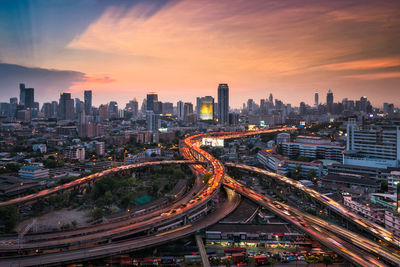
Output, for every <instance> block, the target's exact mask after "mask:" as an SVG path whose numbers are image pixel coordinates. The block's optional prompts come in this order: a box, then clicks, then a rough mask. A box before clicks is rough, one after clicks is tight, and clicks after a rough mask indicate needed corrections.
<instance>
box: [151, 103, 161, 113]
mask: <svg viewBox="0 0 400 267" xmlns="http://www.w3.org/2000/svg"><path fill="white" fill-rule="evenodd" d="M153 112H154V113H155V114H161V113H163V103H162V102H159V101H156V102H153Z"/></svg>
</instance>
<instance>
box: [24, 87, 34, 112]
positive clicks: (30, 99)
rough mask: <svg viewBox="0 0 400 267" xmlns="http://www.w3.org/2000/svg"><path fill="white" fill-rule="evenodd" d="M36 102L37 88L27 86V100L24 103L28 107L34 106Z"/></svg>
mask: <svg viewBox="0 0 400 267" xmlns="http://www.w3.org/2000/svg"><path fill="white" fill-rule="evenodd" d="M34 103H35V89H33V88H25V100H24V104H25V107H27V108H31V109H32V108H34Z"/></svg>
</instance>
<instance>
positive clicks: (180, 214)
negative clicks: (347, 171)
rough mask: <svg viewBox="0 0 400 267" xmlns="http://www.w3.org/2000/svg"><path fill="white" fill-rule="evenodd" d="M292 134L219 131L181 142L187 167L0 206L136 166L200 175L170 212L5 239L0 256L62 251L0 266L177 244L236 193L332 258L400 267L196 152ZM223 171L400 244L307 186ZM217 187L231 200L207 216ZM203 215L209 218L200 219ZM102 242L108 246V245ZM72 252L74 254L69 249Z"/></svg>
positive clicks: (385, 251)
mask: <svg viewBox="0 0 400 267" xmlns="http://www.w3.org/2000/svg"><path fill="white" fill-rule="evenodd" d="M292 129H293V128H277V129H269V130H264V131H251V132H235V133H232V132H218V133H206V134H197V135H192V136H190V137H188V138H186V139H184V140H183V141H182V143H181V148H180V149H181V154H182V155H183V157H184V158H185V159H186V160H184V161H163V162H146V163H140V165H138V164H136V165H135V164H133V165H127V166H121V167H118V168H114V169H109V170H106V171H103V172H99V173H96V174H93V175H90V176H87V177H84V178H81V179H78V180H76V181H73V182H71V183H68V184H65V185H62V186H58V187H55V188H51V189H46V190H43V191H41V192H39V193H36V194H33V195H28V196H25V197H22V198H17V199H13V200H10V201H8V202H2V203H0V207H1V206H5V205H11V204H25V203H30V202H32V201H35V200H37V199H39V198H45V197H48V196H50V195H52V194H55V193H58V192H64V191H65V190H70V189H75V188H76V186H79V185H81V184H85V183H90V182H93V181H94V180H97V179H100V178H101V177H104V176H107V175H111V174H113V173H115V172H118V171H123V170H128V169H132V168H137V167H150V166H153V165H161V164H185V163H190V164H191V165H190V168H191V169H192V171H193V172H194V173H195V174H196V175H197V183H196V186H194V187H193V188H192V189H191V191H190V194H186V195H185V197H183V198H182V199H179V200H178V201H177V202H176V203H174V205H173V206H170V207H166V208H163V209H158V210H155V211H152V212H149V213H144V214H140V215H137V216H133V217H130V218H129V219H127V220H124V221H121V222H119V223H114V224H103V225H100V226H93V229H87V230H82V229H77V230H76V231H80V232H75V233H74V231H69V232H61V233H49V234H48V235H47V234H43V235H40V236H39V237H30V236H29V235H28V236H27V238H26V242H23V243H20V244H16V242H15V240H14V242H9V240H8V241H6V242H5V241H4V240H3V242H1V241H0V251H1V252H5V251H15V250H17V249H18V251H19V250H25V249H26V250H28V251H29V250H31V251H32V250H33V249H37V248H51V247H64V248H66V249H64V251H61V252H60V250H58V251H57V252H54V251H52V252H48V253H43V254H37V255H31V253H28V254H30V255H24V256H16V257H8V258H5V259H0V263H1V265H2V266H3V265H4V266H33V265H40V264H48V265H51V264H55V263H60V262H64V263H68V262H75V261H79V260H88V259H92V258H98V257H104V256H108V255H113V254H118V253H123V252H127V251H132V250H137V249H142V248H145V247H149V246H155V245H159V244H161V243H164V242H168V241H169V240H175V239H179V238H181V237H184V236H187V235H190V234H192V233H193V232H194V231H196V230H198V229H202V228H205V227H207V226H210V225H212V224H214V223H216V222H218V221H219V220H221V219H222V218H223V217H225V216H226V215H227V214H229V212H231V211H233V210H234V209H235V208H236V207H237V205H238V203H239V202H240V197H239V196H238V194H236V193H235V192H237V193H240V194H241V195H242V196H244V197H247V198H249V199H252V200H253V201H255V202H256V203H258V204H259V205H261V206H264V207H266V208H268V209H270V210H271V211H273V212H274V213H276V214H278V215H279V216H281V217H282V218H283V219H285V220H286V221H288V222H290V223H292V224H293V225H295V226H296V227H298V228H299V229H301V230H302V231H304V232H305V233H307V234H308V235H310V236H311V237H313V238H315V239H316V240H318V241H320V242H321V243H322V244H323V245H325V246H326V247H328V248H330V249H332V250H334V251H335V252H336V253H338V254H339V255H341V256H343V257H344V258H346V259H347V260H349V261H350V262H352V263H354V264H356V265H358V266H387V265H386V264H385V263H384V262H382V261H381V260H378V259H377V258H376V255H381V258H383V259H385V262H386V263H388V264H392V265H395V266H396V265H397V266H400V257H399V255H398V254H397V251H396V250H395V249H393V248H392V247H390V246H383V245H381V244H378V243H376V242H374V241H372V240H369V239H367V238H364V237H362V236H360V235H357V234H354V233H353V232H351V231H348V230H346V229H343V228H341V227H339V226H336V225H333V224H330V223H328V222H326V221H324V220H322V219H320V218H318V217H315V216H311V215H309V214H307V213H304V212H301V211H300V210H298V209H296V208H294V207H290V206H287V205H284V204H282V203H278V202H276V201H273V200H271V199H269V198H267V197H266V196H263V195H261V194H259V193H257V192H254V191H252V190H250V189H248V188H245V187H243V186H242V185H240V184H238V183H237V182H236V181H234V180H233V179H232V178H230V177H229V176H227V175H226V174H225V168H224V165H223V164H222V163H221V162H220V161H219V160H217V159H216V158H214V157H213V156H212V155H211V154H209V153H208V152H206V151H205V150H203V149H202V148H201V147H200V146H201V141H202V138H204V137H210V136H212V137H218V138H225V139H228V138H243V137H247V136H251V135H259V134H263V133H270V132H274V131H289V130H292ZM199 161H201V163H199ZM204 163H207V166H205V165H204ZM227 165H228V166H230V167H232V166H234V167H238V168H242V169H247V170H250V171H253V172H258V173H262V174H265V175H268V176H269V177H273V178H276V179H279V180H280V181H283V182H285V183H288V184H290V185H291V186H295V187H297V188H298V189H300V190H302V191H304V192H305V193H307V194H309V195H310V196H311V197H313V198H316V199H317V200H318V201H320V202H321V203H322V204H324V205H326V206H328V207H330V208H332V209H334V210H335V211H336V212H339V213H341V214H342V215H343V216H344V217H346V218H347V219H349V220H352V221H354V222H356V223H357V224H358V225H359V226H360V228H363V229H364V230H366V231H368V232H371V233H373V234H374V235H375V236H376V237H378V238H381V239H382V240H384V241H386V242H387V243H388V244H389V245H392V246H393V247H396V246H397V245H398V244H399V242H398V241H399V239H398V238H397V237H396V236H394V235H393V234H391V233H390V232H388V231H387V230H385V229H383V228H382V227H380V226H378V225H375V224H372V223H370V222H368V221H366V220H365V219H363V218H361V217H359V216H358V215H356V214H354V213H351V212H349V211H348V210H347V209H345V208H344V207H343V206H342V205H340V204H339V203H337V202H335V201H333V200H332V199H330V198H328V197H326V196H324V195H322V194H320V193H319V192H317V191H314V190H311V189H309V188H307V187H304V186H303V185H302V184H301V183H299V182H297V181H294V180H292V179H289V178H287V177H284V176H282V175H278V174H276V173H272V172H268V171H266V170H263V169H258V168H255V167H251V166H246V165H232V164H229V163H228V164H227ZM206 173H210V174H211V177H210V179H209V180H208V182H207V184H205V185H203V184H202V183H201V182H200V183H199V180H201V178H202V177H203V176H204V174H206ZM222 184H224V185H225V186H226V187H227V188H230V189H232V190H233V191H231V190H227V192H228V200H227V201H225V203H223V204H222V206H220V207H217V208H216V210H213V212H211V213H209V212H210V203H211V202H210V201H212V200H213V199H215V197H216V196H217V195H218V192H219V189H220V187H221V185H222ZM208 213H209V214H208ZM205 214H208V215H207V216H206V217H204V215H205ZM96 227H97V228H96ZM143 231H145V232H146V235H145V236H139V237H135V238H127V239H124V240H122V241H118V240H116V241H112V240H113V239H114V238H120V237H123V236H127V237H129V236H131V235H132V234H134V233H140V232H143ZM30 238H33V239H30ZM28 241H29V242H28ZM103 241H108V243H107V242H103ZM111 241H112V242H111ZM73 245H74V246H75V249H73V248H72V247H73Z"/></svg>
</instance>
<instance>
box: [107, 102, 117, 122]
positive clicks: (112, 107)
mask: <svg viewBox="0 0 400 267" xmlns="http://www.w3.org/2000/svg"><path fill="white" fill-rule="evenodd" d="M108 118H109V119H116V118H118V103H117V102H115V101H110V104H109V105H108Z"/></svg>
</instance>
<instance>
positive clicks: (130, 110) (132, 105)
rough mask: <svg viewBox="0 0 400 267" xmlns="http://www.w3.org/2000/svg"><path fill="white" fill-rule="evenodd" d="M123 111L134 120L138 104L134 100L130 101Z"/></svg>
mask: <svg viewBox="0 0 400 267" xmlns="http://www.w3.org/2000/svg"><path fill="white" fill-rule="evenodd" d="M125 109H126V111H127V112H128V113H129V114H130V115H131V116H132V117H134V118H136V117H137V115H138V112H139V103H138V101H137V100H136V98H134V99H133V100H130V101H129V103H128V104H126V107H125Z"/></svg>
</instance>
